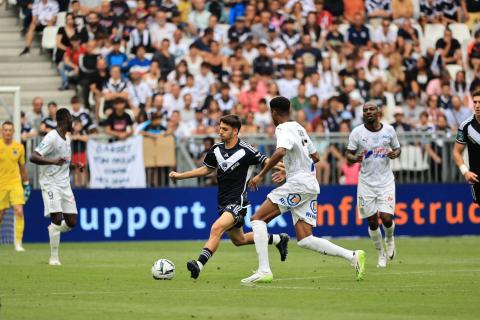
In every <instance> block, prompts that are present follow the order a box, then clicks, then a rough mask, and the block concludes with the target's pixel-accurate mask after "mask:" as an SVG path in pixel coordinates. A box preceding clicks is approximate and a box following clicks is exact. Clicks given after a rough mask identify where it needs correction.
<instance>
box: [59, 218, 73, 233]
mask: <svg viewBox="0 0 480 320" xmlns="http://www.w3.org/2000/svg"><path fill="white" fill-rule="evenodd" d="M59 230H60V232H61V233H64V232H68V231H70V230H72V228H70V227H69V226H68V225H67V223H66V222H65V220H62V224H61V225H60V229H59Z"/></svg>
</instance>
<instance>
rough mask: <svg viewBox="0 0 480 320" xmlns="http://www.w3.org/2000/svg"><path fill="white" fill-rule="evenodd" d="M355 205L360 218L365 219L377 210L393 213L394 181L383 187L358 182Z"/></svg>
mask: <svg viewBox="0 0 480 320" xmlns="http://www.w3.org/2000/svg"><path fill="white" fill-rule="evenodd" d="M357 205H358V214H359V216H360V218H362V219H366V218H368V217H371V216H373V215H374V214H375V213H377V212H383V213H389V214H392V215H393V214H394V212H395V182H392V183H391V184H389V185H386V186H383V187H370V186H367V185H366V184H363V183H361V182H358V187H357Z"/></svg>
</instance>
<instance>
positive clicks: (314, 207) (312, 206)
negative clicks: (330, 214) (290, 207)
mask: <svg viewBox="0 0 480 320" xmlns="http://www.w3.org/2000/svg"><path fill="white" fill-rule="evenodd" d="M310 210H312V212H313V213H314V214H315V216H316V215H317V200H312V201H310Z"/></svg>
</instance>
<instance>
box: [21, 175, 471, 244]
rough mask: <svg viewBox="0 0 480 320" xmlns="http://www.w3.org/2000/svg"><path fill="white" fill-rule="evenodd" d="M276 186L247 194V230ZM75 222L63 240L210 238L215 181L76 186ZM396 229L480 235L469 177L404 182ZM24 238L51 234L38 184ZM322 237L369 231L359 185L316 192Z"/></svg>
mask: <svg viewBox="0 0 480 320" xmlns="http://www.w3.org/2000/svg"><path fill="white" fill-rule="evenodd" d="M270 190H271V189H270V188H266V187H264V188H260V189H259V190H258V191H256V192H251V193H250V194H249V197H250V201H251V203H252V207H251V208H250V209H249V211H248V217H247V219H246V230H250V223H249V217H250V215H251V214H252V211H253V209H255V208H256V207H258V206H259V205H260V204H261V203H262V202H263V201H264V200H265V197H266V195H267V194H268V192H269V191H270ZM74 193H75V197H76V200H77V206H78V211H79V216H78V224H77V227H76V228H75V229H74V230H73V231H72V232H69V233H68V234H65V236H62V241H125V240H191V239H207V238H208V235H209V231H210V226H211V224H212V223H213V221H215V219H216V218H217V202H216V195H217V189H216V188H172V189H167V188H162V189H102V190H91V189H90V190H75V191H74ZM396 193H397V194H396V198H397V205H396V211H395V221H396V225H397V228H396V230H395V232H396V234H397V235H411V236H447V235H479V234H480V207H478V206H477V205H476V204H473V203H472V198H471V193H470V188H469V186H468V185H466V184H441V185H440V184H438V185H435V184H417V185H398V186H397V192H396ZM25 216H26V218H25V222H26V223H25V225H26V229H25V238H24V241H25V242H46V241H48V232H47V226H48V224H49V220H48V219H45V218H44V217H43V203H42V197H41V193H40V192H39V191H34V192H33V193H32V196H31V197H30V200H29V202H28V203H27V205H26V207H25ZM269 231H270V232H274V233H279V232H287V233H289V234H290V235H294V229H293V226H292V219H291V216H290V214H289V213H287V214H285V215H283V216H280V217H278V218H277V219H275V220H274V221H271V222H270V224H269ZM314 233H315V234H316V235H318V236H332V237H350V236H352V237H353V236H362V237H364V236H366V235H367V224H366V222H365V221H362V220H360V219H358V217H357V214H356V187H355V186H324V187H322V188H321V193H320V196H319V197H318V213H317V227H316V228H315V230H314Z"/></svg>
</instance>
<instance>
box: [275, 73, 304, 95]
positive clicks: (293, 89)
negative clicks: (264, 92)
mask: <svg viewBox="0 0 480 320" xmlns="http://www.w3.org/2000/svg"><path fill="white" fill-rule="evenodd" d="M293 72H294V67H293V66H292V65H286V66H285V68H284V77H283V78H280V79H278V80H277V86H278V90H279V91H280V95H281V96H284V97H285V98H287V99H292V98H293V97H295V96H296V95H297V94H298V86H299V85H300V80H298V79H296V78H294V77H293Z"/></svg>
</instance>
